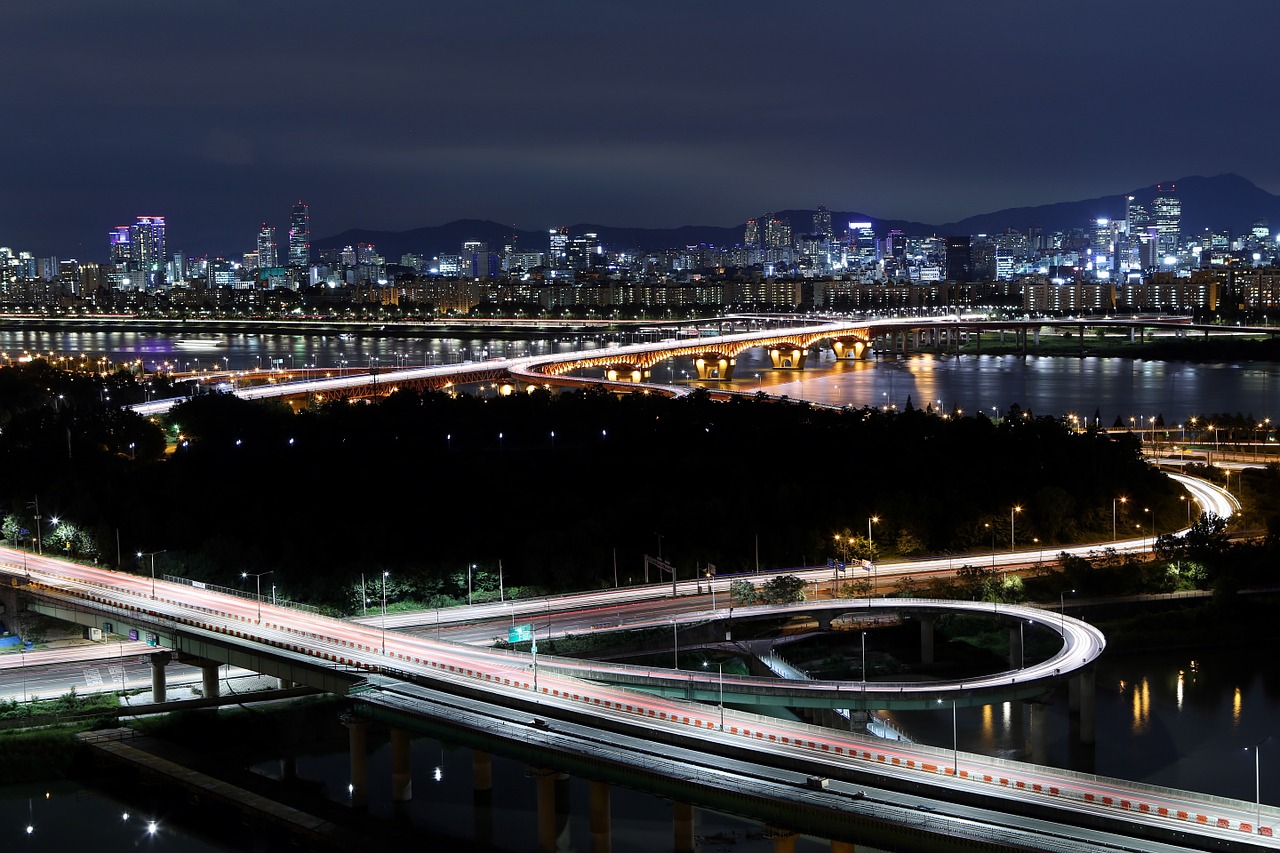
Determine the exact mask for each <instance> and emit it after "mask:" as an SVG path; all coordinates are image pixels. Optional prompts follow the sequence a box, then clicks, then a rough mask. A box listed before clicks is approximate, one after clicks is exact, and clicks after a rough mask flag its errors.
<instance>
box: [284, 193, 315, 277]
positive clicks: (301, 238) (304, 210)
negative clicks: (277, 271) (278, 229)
mask: <svg viewBox="0 0 1280 853" xmlns="http://www.w3.org/2000/svg"><path fill="white" fill-rule="evenodd" d="M289 266H291V267H295V268H298V269H305V268H306V267H309V266H311V209H310V208H309V207H307V206H306V205H305V204H303V203H302V202H301V201H300V202H298V203H297V204H295V205H294V206H293V211H292V212H291V213H290V214H289Z"/></svg>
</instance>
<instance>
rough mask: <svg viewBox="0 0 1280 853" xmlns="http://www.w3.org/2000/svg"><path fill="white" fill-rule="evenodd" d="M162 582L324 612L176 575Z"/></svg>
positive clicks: (285, 600)
mask: <svg viewBox="0 0 1280 853" xmlns="http://www.w3.org/2000/svg"><path fill="white" fill-rule="evenodd" d="M164 580H165V581H166V582H167V583H176V584H181V585H183V586H189V587H192V588H194V589H207V590H209V591H210V592H216V593H219V594H220V595H234V596H235V597H237V598H247V599H249V600H250V601H257V602H259V603H261V604H270V605H272V606H273V607H288V608H289V609H290V610H301V611H302V612H303V613H311V614H313V615H316V616H323V615H324V612H323V611H322V610H321V609H320V608H319V607H316V606H314V605H311V604H302V603H301V602H297V601H290V600H289V599H287V598H279V597H277V596H274V595H259V594H258V593H256V592H252V591H250V590H245V589H236V588H235V587H233V586H219V585H218V584H216V583H205V582H204V581H193V580H191V579H190V578H184V577H178V576H177V575H165V576H164Z"/></svg>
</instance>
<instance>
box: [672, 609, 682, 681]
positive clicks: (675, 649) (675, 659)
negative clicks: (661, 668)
mask: <svg viewBox="0 0 1280 853" xmlns="http://www.w3.org/2000/svg"><path fill="white" fill-rule="evenodd" d="M671 668H672V669H679V668H680V640H679V639H678V638H677V636H676V620H674V619H672V620H671Z"/></svg>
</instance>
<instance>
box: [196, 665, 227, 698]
mask: <svg viewBox="0 0 1280 853" xmlns="http://www.w3.org/2000/svg"><path fill="white" fill-rule="evenodd" d="M221 666H222V665H221V664H220V663H218V662H217V661H211V660H207V661H203V662H202V663H201V664H200V687H201V689H202V690H203V691H204V698H206V699H213V698H215V697H216V696H217V695H218V692H219V691H218V669H219V668H220V667H221Z"/></svg>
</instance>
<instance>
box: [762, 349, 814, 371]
mask: <svg viewBox="0 0 1280 853" xmlns="http://www.w3.org/2000/svg"><path fill="white" fill-rule="evenodd" d="M808 357H809V351H808V350H807V349H805V348H803V347H797V346H793V345H791V344H777V345H775V346H772V347H770V348H769V363H770V364H772V365H773V369H774V370H804V363H805V360H806V359H808Z"/></svg>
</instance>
